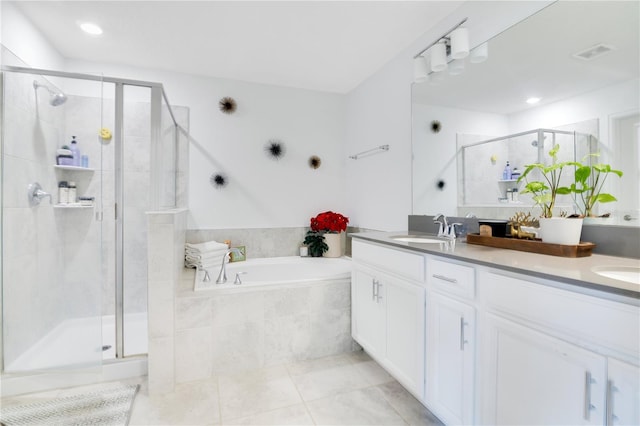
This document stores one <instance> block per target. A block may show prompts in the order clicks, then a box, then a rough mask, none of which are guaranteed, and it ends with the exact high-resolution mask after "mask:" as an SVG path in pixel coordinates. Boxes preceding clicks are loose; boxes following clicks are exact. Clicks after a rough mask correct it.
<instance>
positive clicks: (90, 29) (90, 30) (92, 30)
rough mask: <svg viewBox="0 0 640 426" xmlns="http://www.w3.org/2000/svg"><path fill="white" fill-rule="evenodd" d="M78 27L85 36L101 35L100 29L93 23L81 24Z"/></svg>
mask: <svg viewBox="0 0 640 426" xmlns="http://www.w3.org/2000/svg"><path fill="white" fill-rule="evenodd" d="M79 25H80V29H81V30H82V31H84V32H85V33H87V34H91V35H100V34H102V28H100V27H99V26H98V25H96V24H94V23H93V22H82V23H80V24H79Z"/></svg>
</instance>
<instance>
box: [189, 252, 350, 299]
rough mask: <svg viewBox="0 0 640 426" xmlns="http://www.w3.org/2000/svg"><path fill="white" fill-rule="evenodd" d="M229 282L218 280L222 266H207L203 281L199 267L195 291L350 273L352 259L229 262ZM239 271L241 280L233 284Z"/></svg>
mask: <svg viewBox="0 0 640 426" xmlns="http://www.w3.org/2000/svg"><path fill="white" fill-rule="evenodd" d="M226 269H227V282H226V283H225V284H216V279H217V278H218V274H219V273H220V268H211V269H208V270H207V272H208V273H209V277H210V281H208V282H207V281H204V277H205V271H197V272H196V274H195V279H194V286H193V289H194V291H202V290H208V291H225V292H233V291H243V290H249V289H251V288H255V287H258V286H259V287H263V286H265V287H267V286H268V287H271V288H274V287H278V288H283V287H289V286H296V285H305V284H312V283H314V282H323V281H327V280H344V279H349V278H350V277H351V260H350V259H348V258H344V257H340V258H326V257H299V256H289V257H265V258H258V259H249V260H246V261H242V262H233V263H228V264H227V266H226ZM236 275H237V276H238V277H239V278H240V280H241V281H242V284H234V281H235V279H236Z"/></svg>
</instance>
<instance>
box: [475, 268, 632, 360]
mask: <svg viewBox="0 0 640 426" xmlns="http://www.w3.org/2000/svg"><path fill="white" fill-rule="evenodd" d="M479 286H480V287H479V291H480V294H481V297H482V298H483V299H485V300H486V304H487V306H488V307H491V308H493V309H496V310H499V311H502V312H505V313H508V314H510V315H513V316H515V317H518V318H521V319H524V320H526V321H528V322H530V323H536V324H539V325H541V326H543V327H544V328H546V329H547V330H548V331H552V332H555V334H556V335H560V336H561V337H562V338H565V339H567V340H571V341H574V342H576V343H578V344H580V345H581V346H584V345H585V344H587V342H588V344H589V346H600V347H606V348H608V349H610V350H613V351H615V352H614V353H615V354H620V355H623V356H624V355H626V356H629V355H631V356H633V357H634V358H635V357H637V356H638V355H639V354H640V311H639V309H638V307H636V306H632V305H627V304H624V303H619V302H614V301H611V300H605V299H600V298H598V297H593V296H589V295H585V294H579V293H574V292H572V291H568V290H563V289H559V288H555V287H551V286H550V285H544V284H542V283H537V282H533V281H529V280H524V279H521V278H518V277H514V276H509V275H502V274H500V273H493V272H485V271H483V272H481V274H480V275H479Z"/></svg>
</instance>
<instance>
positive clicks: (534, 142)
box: [531, 136, 547, 147]
mask: <svg viewBox="0 0 640 426" xmlns="http://www.w3.org/2000/svg"><path fill="white" fill-rule="evenodd" d="M546 139H547V137H546V136H543V137H542V142H543V143H544V141H545V140H546ZM538 143H539V142H538V139H534V140H533V141H531V146H536V147H537V146H538Z"/></svg>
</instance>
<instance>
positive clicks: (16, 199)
mask: <svg viewBox="0 0 640 426" xmlns="http://www.w3.org/2000/svg"><path fill="white" fill-rule="evenodd" d="M3 77H4V111H3V114H4V127H3V132H4V135H3V136H4V140H3V144H4V145H3V151H2V163H3V170H2V173H3V182H2V186H3V188H2V206H3V215H2V221H3V223H2V228H3V232H4V235H3V244H2V258H3V265H4V269H3V271H2V273H3V280H2V282H3V302H4V303H3V308H4V312H3V320H4V324H3V326H4V330H5V332H4V336H3V346H4V362H5V365H9V364H10V363H11V362H12V361H14V360H15V359H16V357H18V356H19V355H20V354H21V353H22V352H23V351H24V350H26V349H27V348H28V347H30V346H31V345H32V344H33V343H34V342H36V341H37V340H39V339H40V338H42V337H43V336H44V335H45V334H47V333H48V332H49V331H50V330H51V329H52V328H53V327H55V326H56V325H57V324H58V323H59V322H60V321H62V319H63V318H64V317H65V315H71V316H74V315H75V313H74V312H73V311H71V312H69V311H66V310H67V309H69V310H72V309H73V307H71V306H66V299H65V297H66V296H65V292H66V290H67V289H66V288H65V286H64V282H63V277H62V268H61V267H60V266H61V265H62V264H63V263H64V251H65V241H64V239H63V234H62V228H63V222H64V220H65V218H64V216H63V215H60V214H58V212H56V211H54V209H53V206H52V205H51V204H49V202H48V200H46V199H45V200H43V202H42V203H41V204H40V205H39V206H37V207H30V206H29V204H28V201H27V197H26V190H27V186H28V185H29V184H30V183H32V182H36V181H37V182H39V183H40V184H41V185H42V187H43V189H44V190H45V191H47V192H51V193H54V194H55V192H56V190H57V181H56V175H55V172H54V169H53V164H54V160H53V159H54V158H55V150H56V148H57V144H58V141H59V138H60V133H61V130H62V129H61V122H62V120H61V117H62V110H61V109H60V108H53V107H51V106H50V105H49V103H48V96H47V95H46V93H39V94H38V96H37V97H36V93H35V91H34V88H33V80H34V79H37V80H38V81H39V82H40V83H45V82H44V81H43V80H42V79H40V78H37V77H36V76H34V75H27V74H16V73H4V76H3ZM53 201H54V202H55V195H54V200H53ZM33 312H38V313H39V314H40V315H37V316H36V315H33Z"/></svg>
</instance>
